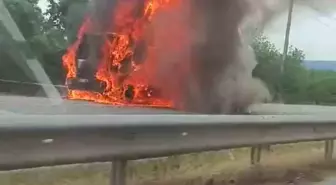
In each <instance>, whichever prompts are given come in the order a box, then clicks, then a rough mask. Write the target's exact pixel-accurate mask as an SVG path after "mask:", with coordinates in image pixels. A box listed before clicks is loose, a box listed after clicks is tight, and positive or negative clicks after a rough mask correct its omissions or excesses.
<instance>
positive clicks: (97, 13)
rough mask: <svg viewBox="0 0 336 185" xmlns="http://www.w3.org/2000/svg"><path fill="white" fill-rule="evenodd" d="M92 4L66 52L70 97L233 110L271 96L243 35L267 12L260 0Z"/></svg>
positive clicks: (100, 1)
mask: <svg viewBox="0 0 336 185" xmlns="http://www.w3.org/2000/svg"><path fill="white" fill-rule="evenodd" d="M267 2H269V1H267ZM91 5H92V8H91V10H92V12H90V13H88V15H87V16H86V18H85V20H84V22H83V24H82V25H81V27H80V29H79V31H78V35H77V40H76V41H75V42H74V43H73V44H72V45H71V46H70V47H69V48H68V50H67V52H66V54H65V55H64V56H63V65H64V67H65V69H66V71H67V76H66V79H67V80H66V84H67V86H68V87H69V93H68V98H69V99H80V100H89V101H95V102H98V103H107V104H112V105H136V106H139V105H141V106H151V107H167V108H176V109H183V110H187V111H192V112H199V113H233V112H235V111H236V110H239V109H242V108H245V107H247V106H248V105H250V104H251V103H255V102H258V101H260V100H262V99H265V97H266V96H268V92H267V90H266V88H265V87H264V86H263V84H262V83H260V82H259V81H258V80H255V79H253V77H252V70H253V68H254V66H255V65H256V61H255V59H254V55H253V51H251V50H250V48H249V47H248V43H246V42H245V41H244V35H245V33H247V32H248V31H246V30H247V29H246V28H248V27H249V26H250V24H251V22H252V24H254V22H253V21H255V20H256V19H258V17H256V16H260V15H264V14H262V13H261V12H265V11H264V9H266V8H265V7H267V6H268V4H265V1H263V0H92V1H91ZM262 5H263V6H262ZM255 7H257V9H254V8H255ZM258 7H261V8H259V9H258ZM266 17H267V18H269V16H264V18H266ZM253 26H255V25H253ZM242 30H243V31H242Z"/></svg>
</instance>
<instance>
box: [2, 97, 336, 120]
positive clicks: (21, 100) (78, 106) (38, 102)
mask: <svg viewBox="0 0 336 185" xmlns="http://www.w3.org/2000/svg"><path fill="white" fill-rule="evenodd" d="M335 112H336V106H317V105H284V104H255V105H252V106H250V108H249V113H250V114H258V115H312V114H313V115H320V114H334V113H335ZM178 113H182V112H179V111H175V110H170V109H165V108H148V107H140V106H139V107H134V106H133V107H132V106H130V107H125V106H123V107H117V106H113V105H107V104H98V103H93V102H88V101H74V100H66V99H65V100H64V101H63V103H62V104H54V101H52V100H50V99H48V98H42V97H25V96H11V95H0V115H1V114H43V115H52V114H87V115H94V114H178Z"/></svg>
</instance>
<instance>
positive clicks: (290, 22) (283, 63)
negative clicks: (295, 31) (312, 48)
mask: <svg viewBox="0 0 336 185" xmlns="http://www.w3.org/2000/svg"><path fill="white" fill-rule="evenodd" d="M293 9H294V0H289V10H288V20H287V28H286V35H285V44H284V48H283V55H282V64H281V69H280V70H281V74H282V73H283V72H284V66H285V61H286V59H287V54H288V47H289V36H290V31H291V26H292V17H293Z"/></svg>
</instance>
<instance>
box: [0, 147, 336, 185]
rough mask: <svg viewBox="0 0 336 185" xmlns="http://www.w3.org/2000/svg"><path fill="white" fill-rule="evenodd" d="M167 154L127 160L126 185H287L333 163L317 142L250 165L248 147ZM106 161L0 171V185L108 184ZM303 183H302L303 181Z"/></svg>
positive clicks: (330, 170) (323, 173) (317, 176)
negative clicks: (139, 159) (328, 159)
mask: <svg viewBox="0 0 336 185" xmlns="http://www.w3.org/2000/svg"><path fill="white" fill-rule="evenodd" d="M230 152H231V154H230V153H229V151H228V150H226V151H219V152H206V153H197V154H188V155H181V156H171V157H168V158H163V159H151V160H142V161H133V162H130V163H129V166H128V170H127V173H128V180H127V183H128V184H130V185H229V184H235V185H263V184H264V185H270V184H272V185H287V184H290V183H303V182H304V183H312V182H319V181H322V180H323V179H324V178H325V177H328V176H329V175H331V174H334V172H335V170H336V162H329V163H327V164H326V163H325V162H324V159H323V158H324V157H323V143H322V142H314V143H301V144H288V145H278V146H274V147H273V148H272V151H271V152H267V151H264V152H263V157H262V162H261V164H260V165H259V166H254V167H252V166H251V165H250V161H249V157H250V156H249V149H248V148H242V149H234V150H231V151H230ZM109 170H110V164H109V163H97V164H85V165H82V164H80V165H70V166H61V167H52V168H48V167H47V168H39V169H33V170H20V171H13V172H3V173H0V184H4V185H7V184H8V185H46V184H48V185H98V184H101V185H103V184H108V181H109V175H110V174H109V173H110V171H109ZM303 185H307V184H303Z"/></svg>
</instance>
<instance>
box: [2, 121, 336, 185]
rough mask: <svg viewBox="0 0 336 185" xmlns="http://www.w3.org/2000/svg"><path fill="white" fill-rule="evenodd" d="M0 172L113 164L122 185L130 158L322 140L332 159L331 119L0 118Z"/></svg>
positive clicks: (255, 152) (256, 150)
mask: <svg viewBox="0 0 336 185" xmlns="http://www.w3.org/2000/svg"><path fill="white" fill-rule="evenodd" d="M0 138H1V139H0V151H1V152H0V170H15V169H24V168H34V167H41V166H54V165H62V164H74V163H89V162H107V161H111V162H112V173H111V184H113V185H125V183H126V182H125V179H126V172H125V168H126V165H127V161H128V160H136V159H144V158H152V157H163V156H169V155H178V154H187V153H192V152H202V151H214V150H222V149H230V148H239V147H251V164H258V163H259V162H260V160H261V148H262V146H263V145H271V144H282V143H295V142H305V141H323V140H324V141H325V143H326V144H325V149H326V150H325V158H326V160H330V159H331V158H332V154H333V145H334V143H333V140H334V139H335V138H336V116H332V115H329V116H327V115H325V116H323V117H320V116H316V115H315V116H308V115H304V116H302V115H296V116H295V115H290V116H284V115H274V116H271V115H269V116H260V115H259V116H256V115H244V116H239V115H234V116H229V115H219V116H209V115H90V116H85V115H15V116H11V115H9V116H1V117H0Z"/></svg>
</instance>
